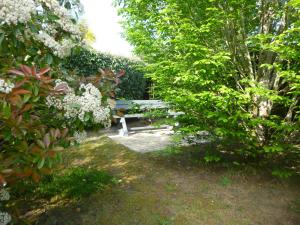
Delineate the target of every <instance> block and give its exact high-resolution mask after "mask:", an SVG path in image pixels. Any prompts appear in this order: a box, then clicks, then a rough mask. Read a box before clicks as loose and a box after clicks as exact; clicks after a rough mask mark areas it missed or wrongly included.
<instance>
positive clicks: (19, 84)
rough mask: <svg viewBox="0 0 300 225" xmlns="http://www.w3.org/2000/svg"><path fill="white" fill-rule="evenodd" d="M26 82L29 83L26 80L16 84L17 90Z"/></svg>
mask: <svg viewBox="0 0 300 225" xmlns="http://www.w3.org/2000/svg"><path fill="white" fill-rule="evenodd" d="M26 82H27V80H26V79H25V80H22V81H20V82H18V83H16V84H15V89H16V88H19V87H21V86H22V85H23V84H25V83H26Z"/></svg>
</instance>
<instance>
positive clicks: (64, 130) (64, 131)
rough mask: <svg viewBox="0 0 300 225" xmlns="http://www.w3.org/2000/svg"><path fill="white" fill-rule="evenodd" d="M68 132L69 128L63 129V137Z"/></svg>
mask: <svg viewBox="0 0 300 225" xmlns="http://www.w3.org/2000/svg"><path fill="white" fill-rule="evenodd" d="M68 132H69V129H68V128H65V129H63V130H62V132H61V137H63V138H64V137H66V136H67V133H68Z"/></svg>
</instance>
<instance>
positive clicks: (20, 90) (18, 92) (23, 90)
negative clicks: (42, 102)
mask: <svg viewBox="0 0 300 225" xmlns="http://www.w3.org/2000/svg"><path fill="white" fill-rule="evenodd" d="M12 93H13V94H14V95H24V94H31V91H28V90H26V89H17V90H14V91H13V92H12Z"/></svg>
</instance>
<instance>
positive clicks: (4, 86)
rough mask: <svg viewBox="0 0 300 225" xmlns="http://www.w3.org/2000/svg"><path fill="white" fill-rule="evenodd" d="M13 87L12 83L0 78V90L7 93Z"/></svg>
mask: <svg viewBox="0 0 300 225" xmlns="http://www.w3.org/2000/svg"><path fill="white" fill-rule="evenodd" d="M14 87H15V85H14V84H11V83H7V82H6V81H5V80H3V79H0V92H2V93H5V94H8V93H10V92H11V91H12V89H13V88H14Z"/></svg>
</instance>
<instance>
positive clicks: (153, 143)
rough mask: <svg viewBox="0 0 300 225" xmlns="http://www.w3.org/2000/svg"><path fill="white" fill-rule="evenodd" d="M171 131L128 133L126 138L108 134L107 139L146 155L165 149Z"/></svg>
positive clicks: (168, 142) (169, 142)
mask: <svg viewBox="0 0 300 225" xmlns="http://www.w3.org/2000/svg"><path fill="white" fill-rule="evenodd" d="M173 133H174V132H173V131H172V130H171V129H159V130H145V131H138V132H133V131H132V132H129V136H128V137H124V136H120V135H117V134H112V133H110V134H108V137H109V138H111V139H112V140H114V141H116V142H117V143H119V144H122V145H125V146H126V147H128V148H130V149H131V150H133V151H136V152H141V153H146V152H152V151H159V150H162V149H165V148H166V147H167V146H169V145H170V144H171V136H172V134H173Z"/></svg>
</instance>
